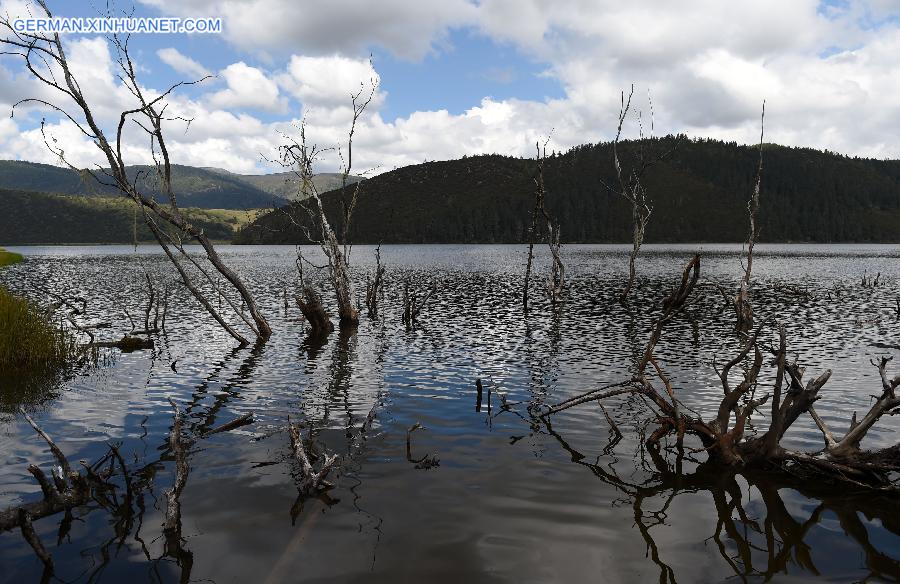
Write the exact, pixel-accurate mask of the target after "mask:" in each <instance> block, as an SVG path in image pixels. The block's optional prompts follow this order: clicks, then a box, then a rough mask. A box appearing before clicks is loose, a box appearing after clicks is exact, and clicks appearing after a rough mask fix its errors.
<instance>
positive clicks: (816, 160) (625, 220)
mask: <svg viewBox="0 0 900 584" xmlns="http://www.w3.org/2000/svg"><path fill="white" fill-rule="evenodd" d="M674 140H675V138H674V137H672V136H668V137H665V138H659V139H654V140H650V141H645V142H644V144H643V148H644V152H645V154H646V155H647V156H648V157H653V156H655V155H658V154H660V153H662V152H664V151H667V150H668V149H670V148H671V146H672V144H673V142H674ZM638 146H639V145H638V144H637V143H635V142H626V143H623V144H621V145H620V154H621V157H622V159H623V161H624V164H623V165H624V167H625V169H626V171H627V169H628V168H630V166H631V163H630V162H629V161H631V160H634V158H635V157H636V156H637V153H638ZM758 158H759V154H758V151H757V149H756V148H755V147H752V146H740V145H738V144H736V143H734V142H721V141H716V140H702V139H701V140H688V139H682V140H680V141H679V144H678V147H677V149H676V150H675V152H674V154H673V155H672V156H671V157H669V158H666V159H665V160H663V161H662V162H659V163H658V164H656V165H654V166H653V167H652V168H650V169H649V170H648V171H647V172H646V175H645V176H644V178H643V181H642V182H643V184H644V185H645V186H646V188H647V191H648V193H649V195H650V197H651V198H652V199H653V206H654V210H653V215H652V217H651V219H650V224H649V226H648V228H647V233H646V241H647V242H738V241H743V240H744V239H745V238H746V233H747V210H746V205H747V198H748V196H749V194H750V191H751V189H752V185H753V181H754V178H755V175H756V168H757V164H758ZM764 158H765V167H764V171H763V180H762V203H761V210H760V217H759V224H760V226H761V239H762V241H769V242H774V241H815V242H837V241H866V242H900V161H893V160H891V161H880V160H869V159H860V158H850V157H846V156H841V155H838V154H834V153H832V152H827V151H826V152H821V151H817V150H812V149H809V148H789V147H783V146H777V145H767V146H766V147H765V149H764ZM535 172H536V163H535V161H533V160H523V159H518V158H512V157H505V156H499V155H490V156H474V157H468V158H463V159H461V160H451V161H445V162H428V163H425V164H418V165H414V166H408V167H405V168H400V169H397V170H394V171H391V172H387V173H384V174H381V175H378V176H376V177H373V178H371V179H367V180H366V182H365V183H363V185H362V189H361V195H360V199H359V204H358V206H357V208H356V211H355V213H354V216H353V222H352V225H351V229H350V236H351V239H352V240H353V242H355V243H379V242H383V243H495V242H507V243H517V242H522V241H524V239H525V234H526V230H527V228H528V225H529V221H530V219H529V217H530V213H531V209H532V207H533V205H534V182H533V177H534V176H535ZM544 180H545V184H546V190H547V195H546V206H547V209H548V210H549V212H550V213H551V215H552V216H553V217H554V218H556V219H557V220H558V221H559V224H560V227H561V234H562V239H563V241H566V242H627V241H630V238H631V209H630V207H629V205H628V204H627V203H626V202H625V201H624V200H623V198H622V197H621V196H619V195H617V194H615V193H612V192H610V190H609V189H608V188H607V187H606V185H614V184H615V177H614V174H613V165H612V149H611V145H610V144H608V143H602V144H593V145H585V146H579V147H576V148H573V149H571V150H569V151H568V152H565V153H562V154H554V155H553V156H551V157H549V158H548V159H547V161H546V164H545V169H544ZM340 197H341V194H340V193H339V192H330V193H327V194H325V195H324V196H323V201H324V204H325V207H326V211H327V213H328V217H329V220H330V222H331V224H332V226H333V227H335V229H336V230H338V231H339V230H340V229H341V228H342V220H341V217H342V213H341V203H340ZM298 206H299V204H298V203H294V204H293V205H292V206H290V207H285V209H286V210H291V209H292V208H293V209H294V210H295V211H298V212H295V213H294V215H295V217H296V218H297V219H298V221H300V222H301V223H303V222H306V223H307V224H308V222H309V219H308V218H307V214H306V213H305V212H304V211H302V210H299V209H298V208H297V207H298ZM236 241H237V242H239V243H302V242H305V241H306V238H305V237H304V235H303V231H302V230H301V229H299V228H298V227H296V226H294V225H292V224H291V222H290V221H288V220H287V219H286V218H285V216H284V214H283V213H276V212H269V213H267V214H265V215H263V216H261V217H260V218H259V219H257V220H256V221H255V222H254V223H252V224H250V225H248V226H247V227H246V228H244V229H243V230H242V231H241V233H240V234H239V236H238V237H237V239H236Z"/></svg>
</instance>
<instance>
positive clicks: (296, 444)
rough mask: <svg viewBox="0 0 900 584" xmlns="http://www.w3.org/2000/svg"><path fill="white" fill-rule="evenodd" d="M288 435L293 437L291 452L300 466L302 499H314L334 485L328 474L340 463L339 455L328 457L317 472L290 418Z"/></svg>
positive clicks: (299, 486) (296, 427)
mask: <svg viewBox="0 0 900 584" xmlns="http://www.w3.org/2000/svg"><path fill="white" fill-rule="evenodd" d="M288 433H289V434H290V436H291V450H293V453H294V458H295V459H296V461H297V462H298V463H299V466H300V480H299V482H298V484H297V489H298V490H299V493H300V497H301V498H306V497H313V496H316V495H318V494H319V493H320V492H322V491H323V490H325V489H328V488H330V487H331V486H332V485H331V484H330V483H329V482H328V481H327V480H326V479H327V478H328V473H329V472H331V469H332V467H334V465H335V463H336V462H337V461H338V459H339V457H338V455H336V454H334V455H331V456H326V457H325V460H324V461H323V462H322V466H321V467H320V468H319V470H318V471H316V470H315V469H314V468H313V465H312V464H311V463H310V462H309V456H308V455H307V454H306V448H305V447H304V446H303V437H302V436H300V428H299V426H298V425H296V424H294V423H292V422H291V418H290V416H288Z"/></svg>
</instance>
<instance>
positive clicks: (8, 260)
mask: <svg viewBox="0 0 900 584" xmlns="http://www.w3.org/2000/svg"><path fill="white" fill-rule="evenodd" d="M24 259H25V258H23V257H22V254H19V253H13V252H11V251H6V250H5V249H3V248H2V247H0V268H2V267H3V266H11V265H13V264H17V263H19V262H21V261H22V260H24Z"/></svg>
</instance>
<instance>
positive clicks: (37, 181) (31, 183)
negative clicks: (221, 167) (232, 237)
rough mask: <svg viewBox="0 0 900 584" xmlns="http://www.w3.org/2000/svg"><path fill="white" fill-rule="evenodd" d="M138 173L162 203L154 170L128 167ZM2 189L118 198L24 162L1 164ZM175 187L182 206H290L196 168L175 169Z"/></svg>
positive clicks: (60, 171)
mask: <svg viewBox="0 0 900 584" xmlns="http://www.w3.org/2000/svg"><path fill="white" fill-rule="evenodd" d="M138 173H140V175H141V177H142V178H141V180H140V181H139V185H140V186H141V187H142V188H143V189H144V190H145V191H146V192H147V193H148V194H152V195H155V196H156V198H157V199H158V200H162V199H163V197H162V196H161V195H160V194H159V193H160V189H159V184H158V182H159V181H158V179H156V178H155V177H156V175H155V169H154V168H153V167H150V166H130V167H128V174H129V176H130V177H131V179H132V180H134V178H135V177H137V176H138ZM144 177H147V178H144ZM0 188H3V189H9V190H18V191H40V192H47V193H56V194H65V195H80V196H107V197H109V196H119V195H118V193H117V191H116V190H115V189H113V188H112V187H106V186H103V185H100V184H97V182H96V181H94V180H93V179H92V178H90V177H86V178H84V179H82V177H81V176H79V174H78V173H77V172H75V171H73V170H70V169H66V168H60V167H57V166H52V165H49V164H38V163H34V162H25V161H21V160H3V161H0ZM172 188H173V190H174V191H175V194H176V195H177V197H178V204H179V206H181V207H198V208H205V209H260V208H271V207H272V206H273V204H274V205H282V204H285V203H287V199H286V198H282V197H280V196H278V195H273V194H272V193H270V192H267V191H265V190H262V189H260V188H258V187H256V186H254V185H252V184H250V183H248V182H246V181H244V180H242V178H241V175H236V174H230V173H225V172H221V171H212V170H208V169H203V168H195V167H193V166H182V165H177V164H176V165H173V166H172Z"/></svg>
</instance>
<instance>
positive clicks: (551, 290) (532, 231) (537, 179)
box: [522, 131, 566, 313]
mask: <svg viewBox="0 0 900 584" xmlns="http://www.w3.org/2000/svg"><path fill="white" fill-rule="evenodd" d="M551 134H552V131H551ZM549 142H550V136H548V137H547V139H546V140H544V144H543V146H542V145H541V144H540V143H537V144H535V148H536V150H537V157H536V160H537V173H536V174H535V176H534V177H533V179H532V180H533V181H534V187H535V190H534V209H532V211H531V225H530V226H529V228H528V259H527V261H526V264H525V284H524V287H523V290H522V307H523V309H524V311H525V312H526V313H527V312H528V291H529V287H530V285H531V267H532V264H533V262H534V244H535V243H536V242H537V240H538V239H541V238H543V237H546V241H547V245H548V246H549V248H550V256H551V258H552V260H553V263H552V264H551V267H550V276H549V278H548V279H547V285H546V288H547V294H548V295H549V296H550V302H551V303H552V304H554V305H555V304H557V303H558V302H560V301H561V300H562V294H563V290H564V289H565V285H566V270H565V266H564V265H563V263H562V257H561V255H560V240H559V223H556V225H554V223H553V220H552V219H551V218H550V214H549V213H548V212H547V209H546V207H545V206H544V199H545V197H546V194H547V193H546V190H545V188H544V162H545V161H546V159H547V144H548V143H549ZM541 220H542V221H541ZM542 227H543V228H542ZM541 234H543V235H541Z"/></svg>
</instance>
